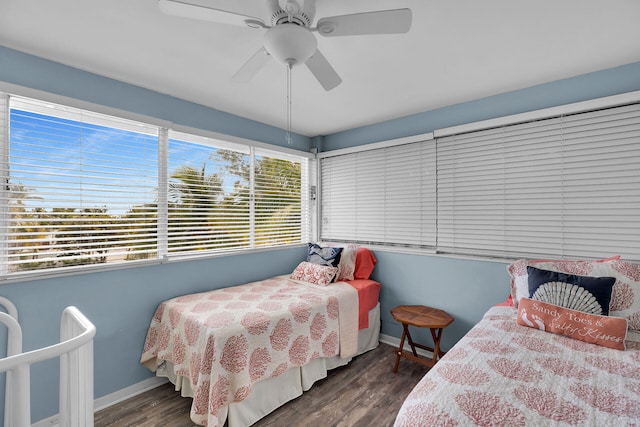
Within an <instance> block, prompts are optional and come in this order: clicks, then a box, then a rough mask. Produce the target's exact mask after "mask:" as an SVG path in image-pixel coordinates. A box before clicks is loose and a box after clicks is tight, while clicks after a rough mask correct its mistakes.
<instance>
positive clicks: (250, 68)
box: [231, 47, 271, 83]
mask: <svg viewBox="0 0 640 427" xmlns="http://www.w3.org/2000/svg"><path fill="white" fill-rule="evenodd" d="M270 56H271V55H269V54H268V53H267V51H266V50H265V48H264V47H261V48H260V49H258V51H257V52H256V53H254V54H253V56H252V57H251V58H249V60H248V61H247V62H245V63H244V65H243V66H242V67H240V69H239V70H238V71H236V73H235V74H234V75H233V77H232V78H231V79H232V80H233V81H234V82H236V83H247V82H248V81H249V80H251V79H252V78H253V76H255V75H256V73H257V72H258V71H260V70H261V69H262V67H264V66H265V64H266V63H267V62H269V58H270Z"/></svg>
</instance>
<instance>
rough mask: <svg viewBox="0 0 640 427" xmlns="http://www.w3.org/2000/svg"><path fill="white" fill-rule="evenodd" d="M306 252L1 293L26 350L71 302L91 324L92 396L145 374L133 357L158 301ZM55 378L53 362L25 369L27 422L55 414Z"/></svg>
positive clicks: (251, 275)
mask: <svg viewBox="0 0 640 427" xmlns="http://www.w3.org/2000/svg"><path fill="white" fill-rule="evenodd" d="M305 256H306V247H303V246H300V247H296V248H289V249H281V250H272V251H264V252H258V253H252V254H246V255H234V256H226V257H219V258H210V259H201V260H195V261H184V262H170V263H166V264H161V265H153V266H146V267H135V268H125V269H121V270H113V271H108V272H98V273H89V274H81V275H73V276H64V277H59V278H55V279H46V280H33V281H26V282H19V283H12V284H4V285H1V286H0V295H2V296H5V297H7V298H9V299H10V300H11V301H12V302H13V303H14V304H15V305H16V306H17V307H18V311H19V314H20V324H21V326H22V328H23V334H24V346H23V349H24V350H25V351H26V350H33V349H36V348H40V347H43V346H47V345H51V344H55V343H56V342H58V337H59V328H60V326H59V324H60V315H61V314H62V311H63V310H64V308H65V307H67V306H69V305H75V306H76V307H78V308H79V309H80V311H82V312H83V313H84V314H85V315H86V316H87V317H88V318H89V319H90V320H91V321H92V322H93V323H94V324H95V326H96V329H97V333H96V336H95V339H94V353H95V356H94V361H95V380H94V381H95V396H96V397H101V396H104V395H106V394H109V393H113V392H115V391H118V390H120V389H123V388H125V387H127V386H130V385H132V384H136V383H138V382H140V381H143V380H145V379H147V378H149V377H150V376H152V374H151V372H150V371H149V370H147V369H146V368H145V367H143V366H142V365H141V364H140V356H141V354H142V348H143V345H144V340H145V337H146V331H147V328H148V326H149V323H150V321H151V317H152V316H153V313H154V311H155V309H156V308H157V306H158V304H159V303H160V302H162V301H164V300H166V299H169V298H173V297H175V296H178V295H183V294H188V293H193V292H200V291H205V290H208V289H217V288H221V287H227V286H232V285H237V284H241V283H246V282H250V281H255V280H260V279H264V278H267V277H273V276H276V275H279V274H288V273H291V272H292V271H293V269H294V268H295V267H296V265H298V263H299V262H300V260H303V259H304V257H305ZM2 347H4V346H2ZM3 353H4V350H3ZM58 378H59V377H58V362H57V361H56V362H51V363H50V362H44V363H40V364H36V365H34V366H33V367H32V370H31V395H32V408H31V413H32V420H33V421H34V422H35V421H37V420H40V419H43V418H46V417H49V416H51V415H54V414H56V413H57V412H58V399H57V395H58ZM1 407H2V405H0V408H1Z"/></svg>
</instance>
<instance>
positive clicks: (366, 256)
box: [353, 248, 377, 279]
mask: <svg viewBox="0 0 640 427" xmlns="http://www.w3.org/2000/svg"><path fill="white" fill-rule="evenodd" d="M376 262H377V260H376V257H375V256H373V252H371V250H369V249H367V248H358V251H357V253H356V270H355V272H354V273H353V277H354V278H356V279H368V278H369V276H371V273H372V272H373V267H375V265H376Z"/></svg>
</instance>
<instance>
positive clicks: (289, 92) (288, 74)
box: [286, 63, 293, 144]
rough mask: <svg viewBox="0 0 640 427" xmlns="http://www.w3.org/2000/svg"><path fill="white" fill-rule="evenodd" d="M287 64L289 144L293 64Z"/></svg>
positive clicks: (288, 139) (289, 138) (289, 136)
mask: <svg viewBox="0 0 640 427" xmlns="http://www.w3.org/2000/svg"><path fill="white" fill-rule="evenodd" d="M286 66H287V136H286V141H287V144H291V143H292V140H291V68H292V66H293V64H291V63H288V64H286Z"/></svg>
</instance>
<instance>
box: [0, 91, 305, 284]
mask: <svg viewBox="0 0 640 427" xmlns="http://www.w3.org/2000/svg"><path fill="white" fill-rule="evenodd" d="M0 96H1V97H0V114H1V116H0V166H1V169H0V173H1V175H2V182H4V183H5V185H3V186H2V187H3V188H1V189H0V215H1V220H0V227H1V233H0V257H1V258H2V263H1V265H2V276H7V275H10V274H13V273H18V272H25V271H26V272H28V271H33V270H44V269H61V268H64V267H71V266H83V265H90V264H113V263H123V262H127V261H133V260H141V259H158V258H162V257H167V256H169V257H170V256H177V255H186V254H204V253H213V252H224V251H230V250H241V249H251V248H257V247H269V246H277V245H284V244H291V243H301V242H306V241H307V240H308V233H309V231H308V230H309V218H308V211H309V206H308V181H307V179H308V170H307V169H308V159H307V158H306V157H304V156H297V155H295V154H287V153H279V152H277V151H272V150H266V149H262V148H259V147H252V146H248V145H243V144H238V143H230V142H225V141H219V140H215V139H211V138H205V137H202V136H197V135H191V134H187V133H179V132H174V131H172V130H167V129H163V128H160V127H158V126H153V125H150V124H146V123H140V122H136V121H131V120H125V119H121V118H116V117H112V116H107V115H103V114H98V113H93V112H89V111H84V110H79V109H75V108H70V107H64V106H60V105H55V104H50V103H44V102H40V101H35V100H29V99H24V98H19V97H14V96H7V95H0Z"/></svg>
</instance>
